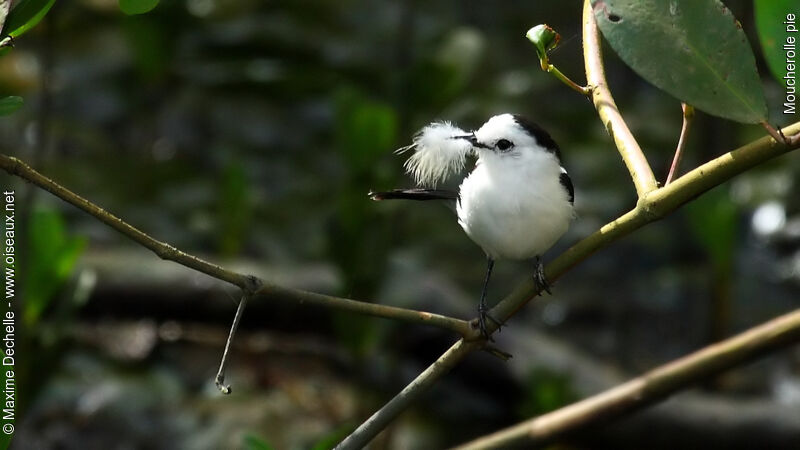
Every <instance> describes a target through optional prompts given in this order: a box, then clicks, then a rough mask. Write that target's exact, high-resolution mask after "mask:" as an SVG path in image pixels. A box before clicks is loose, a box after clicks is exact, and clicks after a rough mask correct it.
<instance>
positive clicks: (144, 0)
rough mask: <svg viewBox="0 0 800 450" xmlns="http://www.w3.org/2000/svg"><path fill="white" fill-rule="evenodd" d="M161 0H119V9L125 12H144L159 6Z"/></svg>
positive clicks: (131, 13)
mask: <svg viewBox="0 0 800 450" xmlns="http://www.w3.org/2000/svg"><path fill="white" fill-rule="evenodd" d="M158 1H159V0H119V9H121V10H122V12H124V13H125V14H128V15H131V16H132V15H135V14H144V13H146V12H149V11H150V10H152V9H153V8H155V7H156V6H158Z"/></svg>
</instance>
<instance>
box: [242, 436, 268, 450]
mask: <svg viewBox="0 0 800 450" xmlns="http://www.w3.org/2000/svg"><path fill="white" fill-rule="evenodd" d="M274 448H275V447H273V446H271V445H270V444H269V443H267V441H266V439H264V438H262V437H261V436H258V435H256V434H252V433H248V434H245V435H244V436H243V437H242V450H274Z"/></svg>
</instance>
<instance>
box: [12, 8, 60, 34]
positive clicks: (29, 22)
mask: <svg viewBox="0 0 800 450" xmlns="http://www.w3.org/2000/svg"><path fill="white" fill-rule="evenodd" d="M55 2H56V0H21V1H20V2H18V3H17V4H16V5H15V6H14V8H13V9H12V10H11V12H10V13H8V17H6V24H5V26H4V27H3V28H4V30H5V31H3V36H11V37H14V38H15V37H19V36H20V35H21V34H23V33H25V32H26V31H28V30H30V29H31V28H33V27H35V26H36V24H37V23H39V21H41V20H42V18H43V17H44V16H45V14H47V11H50V8H52V7H53V4H54V3H55Z"/></svg>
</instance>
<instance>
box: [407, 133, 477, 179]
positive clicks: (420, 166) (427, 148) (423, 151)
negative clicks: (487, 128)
mask: <svg viewBox="0 0 800 450" xmlns="http://www.w3.org/2000/svg"><path fill="white" fill-rule="evenodd" d="M468 134H470V133H467V132H466V131H464V130H462V129H460V128H458V127H456V126H454V125H453V124H451V123H450V122H434V123H432V124H430V125H428V126H426V127H425V128H423V129H422V130H421V131H420V132H419V133H417V135H416V136H414V143H413V144H411V145H409V146H407V147H403V148H401V149H399V150H398V151H397V153H404V152H406V151H408V150H411V149H414V154H413V155H411V157H409V158H408V160H407V161H406V163H405V168H406V172H407V173H408V174H409V175H411V176H413V177H414V181H416V183H417V185H420V186H430V187H436V185H437V184H438V183H439V182H441V181H444V180H446V179H447V177H449V176H450V175H452V174H454V173H456V172H460V171H461V170H462V169H463V168H464V164H465V162H466V158H467V155H468V154H470V152H472V151H473V148H472V144H471V143H470V142H469V140H467V139H463V138H460V137H458V136H462V137H463V136H465V135H468Z"/></svg>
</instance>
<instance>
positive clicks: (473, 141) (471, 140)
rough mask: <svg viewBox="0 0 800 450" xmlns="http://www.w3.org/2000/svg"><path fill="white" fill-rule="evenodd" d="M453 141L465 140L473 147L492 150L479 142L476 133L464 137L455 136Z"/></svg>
mask: <svg viewBox="0 0 800 450" xmlns="http://www.w3.org/2000/svg"><path fill="white" fill-rule="evenodd" d="M452 139H465V140H467V141H469V143H470V144H472V146H473V147H478V148H491V147H489V146H488V145H486V144H482V143H480V142H478V138H477V137H475V133H470V134H466V135H463V136H453V137H452Z"/></svg>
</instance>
